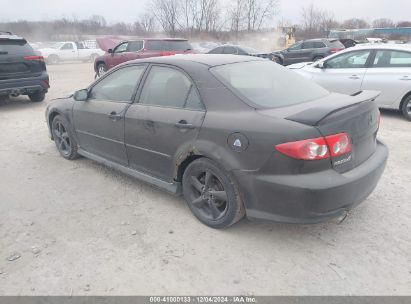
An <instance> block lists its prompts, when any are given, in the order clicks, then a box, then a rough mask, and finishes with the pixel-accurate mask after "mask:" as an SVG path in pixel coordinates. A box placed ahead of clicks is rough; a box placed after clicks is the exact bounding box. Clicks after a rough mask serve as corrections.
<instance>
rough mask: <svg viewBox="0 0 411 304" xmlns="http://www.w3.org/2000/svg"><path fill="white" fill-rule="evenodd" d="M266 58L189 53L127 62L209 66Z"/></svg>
mask: <svg viewBox="0 0 411 304" xmlns="http://www.w3.org/2000/svg"><path fill="white" fill-rule="evenodd" d="M263 60H264V59H262V58H258V57H250V56H239V55H228V54H227V55H222V54H187V55H174V56H161V57H152V58H146V59H137V60H132V61H128V62H127V63H137V62H140V63H141V62H145V63H158V64H172V65H175V66H182V65H186V64H187V63H190V62H192V63H197V64H202V65H205V66H208V67H213V66H219V65H225V64H231V63H239V62H248V61H263Z"/></svg>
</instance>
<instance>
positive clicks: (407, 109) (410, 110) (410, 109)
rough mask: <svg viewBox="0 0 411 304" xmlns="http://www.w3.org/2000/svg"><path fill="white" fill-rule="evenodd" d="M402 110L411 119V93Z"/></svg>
mask: <svg viewBox="0 0 411 304" xmlns="http://www.w3.org/2000/svg"><path fill="white" fill-rule="evenodd" d="M401 111H402V115H404V117H405V118H406V119H408V120H410V121H411V95H410V96H408V97H407V98H406V99H405V100H404V102H403V103H402V107H401Z"/></svg>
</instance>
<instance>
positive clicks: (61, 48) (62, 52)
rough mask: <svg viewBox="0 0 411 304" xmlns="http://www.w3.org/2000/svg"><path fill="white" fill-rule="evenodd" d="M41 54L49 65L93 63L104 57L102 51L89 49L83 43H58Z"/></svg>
mask: <svg viewBox="0 0 411 304" xmlns="http://www.w3.org/2000/svg"><path fill="white" fill-rule="evenodd" d="M39 52H40V53H41V54H42V56H43V57H44V58H45V60H46V62H47V63H49V64H57V63H59V62H62V61H77V60H79V61H91V62H94V60H95V59H96V58H97V57H99V56H101V55H103V54H104V51H103V50H101V49H97V48H95V49H90V48H87V47H86V46H85V45H84V44H83V43H81V42H72V41H66V42H56V43H55V44H54V45H52V46H50V47H47V48H41V49H39Z"/></svg>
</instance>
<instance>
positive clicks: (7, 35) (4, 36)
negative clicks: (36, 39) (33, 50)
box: [0, 31, 26, 41]
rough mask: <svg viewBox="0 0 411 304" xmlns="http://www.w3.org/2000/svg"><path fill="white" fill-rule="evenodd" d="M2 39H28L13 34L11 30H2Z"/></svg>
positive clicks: (0, 33)
mask: <svg viewBox="0 0 411 304" xmlns="http://www.w3.org/2000/svg"><path fill="white" fill-rule="evenodd" d="M0 39H1V40H6V39H7V40H24V41H25V40H26V39H24V38H23V37H19V36H17V35H13V34H12V33H10V32H3V31H0Z"/></svg>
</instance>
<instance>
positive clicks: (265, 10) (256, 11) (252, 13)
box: [244, 0, 278, 32]
mask: <svg viewBox="0 0 411 304" xmlns="http://www.w3.org/2000/svg"><path fill="white" fill-rule="evenodd" d="M244 9H245V19H246V22H247V31H249V32H251V31H256V30H260V29H261V27H262V26H263V24H264V23H265V22H266V21H267V20H269V19H271V18H272V17H273V16H274V15H275V14H276V13H277V10H278V0H244Z"/></svg>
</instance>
